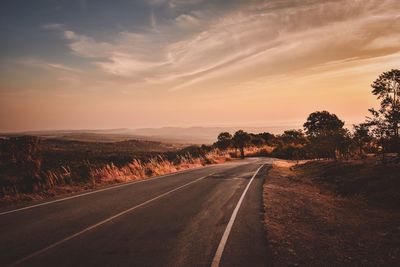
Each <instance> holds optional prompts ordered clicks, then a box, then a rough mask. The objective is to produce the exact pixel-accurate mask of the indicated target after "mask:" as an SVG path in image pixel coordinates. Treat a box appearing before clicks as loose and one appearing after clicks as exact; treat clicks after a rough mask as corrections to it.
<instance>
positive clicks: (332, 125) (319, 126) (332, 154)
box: [303, 111, 346, 159]
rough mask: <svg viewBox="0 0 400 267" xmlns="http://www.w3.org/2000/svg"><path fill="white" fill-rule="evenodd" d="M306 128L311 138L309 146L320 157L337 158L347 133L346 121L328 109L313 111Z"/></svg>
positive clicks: (305, 125) (305, 124)
mask: <svg viewBox="0 0 400 267" xmlns="http://www.w3.org/2000/svg"><path fill="white" fill-rule="evenodd" d="M303 126H304V129H305V131H306V134H307V137H308V139H309V144H308V148H309V150H310V151H311V153H312V154H314V156H316V157H318V158H335V159H336V152H337V151H338V150H339V145H340V144H341V142H342V141H343V138H344V136H345V134H346V131H345V129H343V126H344V122H343V121H341V120H340V119H339V118H338V117H337V116H336V115H335V114H331V113H329V112H328V111H317V112H313V113H311V114H310V115H309V116H308V118H307V121H306V123H304V125H303Z"/></svg>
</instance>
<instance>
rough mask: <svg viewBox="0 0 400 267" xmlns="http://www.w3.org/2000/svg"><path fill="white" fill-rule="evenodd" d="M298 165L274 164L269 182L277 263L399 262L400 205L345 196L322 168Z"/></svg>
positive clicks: (267, 200)
mask: <svg viewBox="0 0 400 267" xmlns="http://www.w3.org/2000/svg"><path fill="white" fill-rule="evenodd" d="M293 165H294V164H291V163H288V162H286V161H277V162H275V163H274V165H273V168H272V169H271V170H270V171H269V174H268V177H267V178H266V180H265V184H264V205H265V225H266V231H267V239H268V241H269V244H270V249H271V254H272V255H273V262H274V265H275V266H290V265H292V266H297V265H298V266H327V265H328V266H399V264H400V210H399V209H393V208H390V209H389V208H384V207H382V206H379V205H374V204H372V203H371V202H370V201H367V200H366V199H365V198H364V197H361V196H359V195H358V196H355V195H352V196H349V195H347V196H341V195H339V194H338V193H337V192H336V191H335V190H334V188H335V187H334V186H332V185H331V184H328V183H326V182H321V180H319V179H318V178H319V177H317V175H316V174H317V173H319V174H320V173H321V172H315V169H314V171H313V172H307V170H305V169H304V168H303V169H302V168H293ZM315 167H316V166H313V168H315ZM317 167H318V168H325V167H324V166H322V165H321V166H317Z"/></svg>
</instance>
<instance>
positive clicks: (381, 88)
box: [370, 69, 400, 154]
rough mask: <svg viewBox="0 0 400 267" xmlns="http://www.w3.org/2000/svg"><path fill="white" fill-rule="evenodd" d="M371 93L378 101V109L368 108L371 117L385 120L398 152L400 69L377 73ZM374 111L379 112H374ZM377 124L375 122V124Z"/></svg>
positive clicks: (399, 151) (393, 145)
mask: <svg viewBox="0 0 400 267" xmlns="http://www.w3.org/2000/svg"><path fill="white" fill-rule="evenodd" d="M371 87H372V93H373V94H374V95H376V96H377V98H378V99H379V100H380V101H381V102H380V109H379V110H377V111H375V110H373V109H371V110H370V112H371V114H372V116H373V118H375V122H376V118H378V117H379V120H381V121H385V127H386V126H387V129H385V132H386V134H387V135H388V137H389V139H390V140H389V141H390V142H391V144H392V147H393V149H394V150H395V151H396V152H397V153H398V154H400V144H399V124H400V70H398V69H392V70H391V71H388V72H384V73H382V74H381V75H379V77H378V79H376V80H375V81H374V82H373V83H372V85H371ZM375 113H379V116H378V114H375ZM376 126H377V124H376Z"/></svg>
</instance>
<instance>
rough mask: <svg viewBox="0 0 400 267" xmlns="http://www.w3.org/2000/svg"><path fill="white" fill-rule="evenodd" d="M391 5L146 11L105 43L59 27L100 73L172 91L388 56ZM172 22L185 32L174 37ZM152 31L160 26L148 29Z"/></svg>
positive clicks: (390, 1) (369, 0) (157, 1)
mask: <svg viewBox="0 0 400 267" xmlns="http://www.w3.org/2000/svg"><path fill="white" fill-rule="evenodd" d="M150 2H151V4H154V5H161V4H168V5H183V4H198V3H200V1H189V2H187V1H161V0H154V1H150ZM397 6H398V2H397V1H396V0H385V1H380V2H377V1H374V0H365V1H345V0H341V1H340V0H336V1H317V0H314V1H305V2H304V1H301V3H300V2H297V1H269V2H266V3H265V2H263V3H258V1H252V2H251V4H247V5H242V6H241V8H238V9H237V10H236V11H231V12H228V13H227V14H225V15H224V16H222V17H215V18H213V19H209V20H208V21H205V20H202V19H201V18H198V17H197V16H195V15H193V14H190V13H182V14H179V15H177V16H176V17H175V18H174V20H173V21H171V22H170V23H168V24H164V25H158V23H157V20H156V18H155V15H154V14H153V13H151V14H150V27H149V28H150V29H149V30H148V31H143V32H140V33H137V32H120V33H119V34H118V35H116V36H115V38H114V39H113V40H112V41H100V40H96V39H94V38H92V37H90V36H87V35H83V34H78V33H76V32H74V31H72V30H64V36H65V38H66V39H67V40H68V45H69V47H70V49H71V51H72V52H74V53H75V54H77V55H79V56H82V57H87V58H91V60H92V61H93V63H94V65H96V66H98V67H99V68H100V69H101V70H103V71H104V72H106V73H109V74H111V75H116V76H124V77H130V78H131V79H130V82H133V81H135V80H140V81H152V82H153V83H154V82H156V83H157V82H159V83H164V82H170V83H171V84H170V86H171V87H170V88H172V89H173V90H177V89H183V88H187V87H188V86H190V85H193V84H196V83H199V82H202V81H204V80H207V79H208V78H214V77H216V76H218V75H228V74H229V73H231V74H232V75H233V74H236V73H238V72H242V76H243V77H249V76H250V75H249V72H254V76H252V78H255V77H257V76H263V75H273V74H275V73H276V72H278V71H292V70H296V69H297V68H308V67H313V66H315V65H318V64H321V63H324V62H329V61H332V60H341V59H344V58H348V57H349V56H350V55H351V56H353V57H369V56H371V57H374V56H376V54H380V55H382V54H383V55H385V54H390V53H395V52H396V51H397V50H398V49H399V42H398V41H399V39H398V38H399V36H398V34H394V33H396V32H399V31H400V25H399V24H396V23H393V22H395V21H398V15H397V12H396V8H395V7H397ZM350 24H351V25H352V27H349V26H348V25H350ZM199 25H201V27H193V26H199ZM177 27H178V29H179V28H185V27H188V28H190V29H191V31H190V32H185V34H177V33H176V32H177V31H178V32H179V30H177ZM155 28H160V29H158V30H157V31H152V30H151V29H155ZM382 29H384V30H382ZM378 50H379V51H378ZM257 68H264V71H261V70H260V69H258V70H257Z"/></svg>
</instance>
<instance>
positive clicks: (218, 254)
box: [211, 164, 265, 267]
mask: <svg viewBox="0 0 400 267" xmlns="http://www.w3.org/2000/svg"><path fill="white" fill-rule="evenodd" d="M264 165H265V164H263V165H261V167H260V168H258V169H257V171H256V172H255V173H254V174H253V177H251V179H250V181H249V182H248V184H247V186H246V188H245V189H244V191H243V193H242V196H241V197H240V199H239V201H238V203H237V205H236V207H235V209H234V210H233V213H232V216H231V218H230V220H229V222H228V225H227V226H226V229H225V232H224V234H223V235H222V238H221V241H220V242H219V245H218V248H217V251H216V252H215V255H214V258H213V261H212V263H211V267H218V266H219V264H220V262H221V257H222V254H223V253H224V249H225V245H226V241H228V238H229V234H230V232H231V230H232V226H233V223H234V222H235V219H236V216H237V214H238V212H239V209H240V206H241V205H242V202H243V199H244V196H245V195H246V193H247V191H248V190H249V187H250V184H251V182H253V180H254V177H256V175H257V174H258V172H259V171H260V170H261V168H262V167H264Z"/></svg>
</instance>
